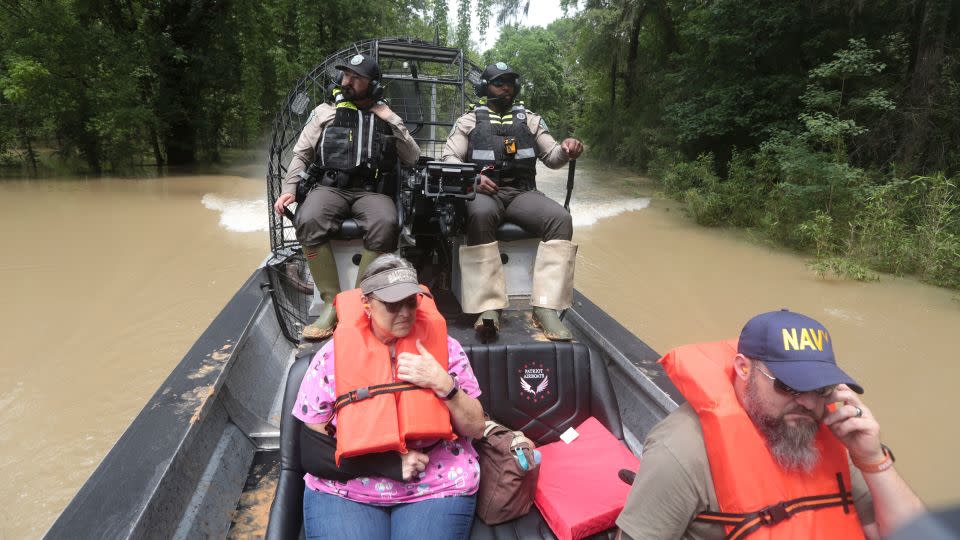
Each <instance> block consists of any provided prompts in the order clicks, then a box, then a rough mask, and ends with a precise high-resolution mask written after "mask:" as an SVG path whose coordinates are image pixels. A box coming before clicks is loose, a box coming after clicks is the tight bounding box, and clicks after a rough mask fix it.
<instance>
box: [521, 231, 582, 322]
mask: <svg viewBox="0 0 960 540" xmlns="http://www.w3.org/2000/svg"><path fill="white" fill-rule="evenodd" d="M576 260H577V245H576V244H574V243H573V242H571V241H569V240H549V241H547V242H540V247H538V248H537V260H536V261H535V262H534V264H533V293H532V294H531V295H530V305H531V306H533V321H534V323H536V324H537V326H539V327H540V328H542V329H543V334H544V335H545V336H546V337H547V339H550V340H553V341H570V340H571V339H573V335H572V334H571V333H570V330H567V327H565V326H564V325H563V323H562V322H560V317H559V316H558V315H557V311H558V310H564V309H567V308H569V307H570V306H571V305H572V304H573V269H574V265H575V263H576Z"/></svg>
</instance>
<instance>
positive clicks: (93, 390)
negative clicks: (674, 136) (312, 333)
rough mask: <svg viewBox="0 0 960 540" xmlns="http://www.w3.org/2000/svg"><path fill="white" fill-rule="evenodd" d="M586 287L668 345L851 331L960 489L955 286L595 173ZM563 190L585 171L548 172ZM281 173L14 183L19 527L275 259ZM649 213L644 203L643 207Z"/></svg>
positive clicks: (6, 219) (896, 416) (585, 241)
mask: <svg viewBox="0 0 960 540" xmlns="http://www.w3.org/2000/svg"><path fill="white" fill-rule="evenodd" d="M577 173H578V174H577V184H576V189H575V191H574V196H573V200H572V204H571V206H572V210H573V214H574V219H575V224H576V229H575V232H574V241H576V242H577V243H579V244H580V252H579V254H578V261H577V287H578V288H580V290H581V291H583V292H584V293H585V294H586V295H588V296H589V297H590V298H591V299H592V300H594V301H595V302H596V303H598V304H599V305H601V306H603V307H604V308H605V309H607V310H609V311H610V312H611V313H612V314H613V315H614V316H615V317H616V318H617V319H618V320H620V321H621V322H623V324H624V325H625V326H627V328H629V329H630V330H631V331H633V332H634V333H636V334H637V335H638V336H640V337H641V338H642V339H644V340H645V341H647V342H648V343H649V344H650V345H651V346H653V347H654V348H655V349H656V350H658V351H660V352H664V351H666V350H667V349H668V348H669V347H671V346H673V345H677V344H681V343H688V342H693V341H703V340H714V339H721V338H726V337H731V336H735V335H736V334H737V332H739V329H740V326H741V325H742V324H743V322H744V321H746V320H747V319H748V318H749V317H750V316H752V315H754V314H756V313H758V312H760V311H766V310H770V309H776V308H779V307H784V306H788V307H790V308H792V309H795V310H797V311H801V312H804V313H807V314H809V315H812V316H814V317H816V318H818V319H820V320H821V321H822V322H823V323H825V324H826V325H827V327H828V328H829V329H830V330H831V331H832V334H833V337H834V339H835V343H836V349H837V352H838V355H839V357H840V362H841V364H842V365H843V366H844V367H845V368H847V369H848V371H849V372H850V373H851V375H853V376H854V377H855V378H857V379H858V381H859V382H861V383H862V384H863V385H864V386H865V387H866V388H867V394H866V395H865V399H866V401H867V404H868V405H869V406H870V407H871V408H872V409H873V410H874V412H875V414H876V415H877V417H878V418H880V420H881V427H882V429H883V433H884V440H885V441H886V442H887V443H888V444H889V445H890V446H891V447H893V448H894V450H895V451H896V454H897V457H898V462H897V467H898V469H899V470H900V471H901V472H902V473H903V474H904V475H905V476H906V477H907V479H908V480H909V481H910V482H911V483H912V485H913V486H914V487H915V488H916V489H917V490H918V491H919V493H920V494H921V496H922V497H923V498H924V499H925V500H926V501H928V502H930V503H934V504H936V503H945V502H948V501H954V502H956V501H958V496H957V489H956V488H955V487H954V486H955V485H956V484H957V482H958V481H960V473H958V472H957V469H956V468H955V467H951V466H949V464H950V463H952V462H953V458H954V455H955V454H956V453H957V450H958V435H957V433H956V430H954V429H953V428H950V427H949V426H952V425H954V423H955V422H954V421H953V419H952V417H951V416H952V415H951V411H952V410H954V408H955V406H954V405H953V403H952V400H951V399H950V397H949V396H950V395H951V393H952V391H953V386H954V381H955V380H956V379H957V378H958V376H960V365H958V363H957V362H956V353H955V352H954V349H953V347H952V342H951V341H950V340H949V338H948V336H952V335H953V334H954V333H955V332H956V329H957V328H960V305H958V304H957V303H956V302H954V301H952V300H951V296H952V294H951V293H950V292H948V291H944V290H942V289H937V288H933V287H928V286H924V285H921V284H918V283H916V282H914V281H912V280H907V279H894V278H884V279H883V280H882V281H881V282H879V283H855V282H847V281H838V280H820V279H817V278H816V277H815V276H814V275H813V274H812V273H811V272H809V271H808V270H807V269H806V267H805V265H804V260H803V259H802V258H801V257H798V256H796V255H794V254H792V253H786V252H783V251H780V250H776V249H771V248H768V247H765V246H763V245H760V244H758V243H756V242H753V241H751V240H750V239H749V238H748V237H747V236H746V235H744V234H742V233H738V232H732V231H721V230H713V229H704V228H701V227H698V226H696V225H695V224H693V223H692V222H691V221H690V220H688V219H686V218H685V217H684V216H683V215H682V212H680V211H679V210H678V208H677V207H676V205H675V204H674V203H670V202H667V201H664V200H662V199H660V198H657V197H655V196H654V193H653V192H652V190H650V188H649V186H647V185H646V184H645V183H644V182H643V181H642V180H641V179H639V178H637V177H636V176H635V175H632V174H630V173H628V172H626V171H622V170H617V169H611V170H604V169H597V168H595V167H592V166H591V164H590V163H589V162H586V163H581V164H580V165H579V167H578V169H577ZM537 180H538V184H539V187H540V189H541V190H543V191H544V192H545V193H547V194H548V195H550V196H551V197H553V198H554V199H556V200H558V201H561V202H562V201H563V198H564V195H565V187H566V171H565V170H560V171H549V170H541V174H540V176H538V179H537ZM264 191H265V190H264V186H263V180H262V174H261V172H260V171H258V170H256V169H255V168H252V169H250V170H249V171H245V172H244V173H243V174H242V175H240V176H229V175H220V176H210V175H208V176H179V177H164V178H155V179H136V180H133V179H94V180H89V179H88V180H71V181H62V180H61V181H57V180H39V181H2V182H0V220H2V227H3V230H4V233H3V235H2V236H0V249H2V252H3V254H4V256H3V259H2V262H0V284H2V285H0V286H2V288H3V289H2V293H3V299H4V304H3V309H2V310H0V333H2V334H0V348H2V349H0V351H2V358H3V361H2V362H0V448H3V451H2V453H0V477H2V478H4V479H6V480H7V484H6V485H7V489H4V490H0V538H20V537H25V536H29V537H35V536H39V535H40V534H42V533H43V531H45V530H46V529H47V527H48V526H49V525H50V523H52V521H53V520H54V519H55V518H56V516H57V514H58V513H59V512H60V510H61V509H62V508H63V506H64V505H66V503H67V502H69V500H70V498H71V497H72V496H73V494H74V493H75V492H76V490H77V489H78V488H79V487H80V485H81V484H82V483H83V482H84V481H85V480H86V478H87V477H88V476H89V474H90V473H91V472H92V471H93V469H94V468H95V467H96V465H97V463H99V461H100V459H102V457H103V456H104V455H105V454H106V452H107V451H108V450H109V449H110V447H111V446H112V445H113V444H114V442H115V441H116V439H117V438H118V437H119V436H120V434H121V433H122V432H123V430H124V429H125V428H126V426H127V425H128V424H129V422H130V421H131V420H132V419H133V417H134V416H136V414H137V413H138V412H139V410H140V408H141V407H142V406H143V404H144V403H145V402H146V401H147V400H148V399H149V397H150V396H151V395H152V394H153V392H154V391H155V390H156V389H157V388H158V386H159V385H160V383H161V382H162V381H163V379H164V378H165V377H166V376H167V375H168V374H169V372H170V371H171V369H172V368H173V366H174V365H175V364H176V363H177V362H178V361H179V360H180V358H181V357H182V355H183V354H184V353H185V352H186V351H187V349H188V348H189V347H190V345H191V344H192V343H193V341H194V340H195V339H196V337H197V336H198V335H199V334H200V333H201V332H202V331H203V329H204V328H205V327H206V325H207V324H208V323H209V321H210V320H212V319H213V317H214V316H215V315H216V313H217V312H218V311H219V310H220V308H221V307H222V306H223V305H224V303H225V302H226V301H227V300H228V299H229V298H230V296H231V295H232V294H233V293H234V292H235V291H236V290H237V289H238V288H239V286H240V285H241V284H242V283H243V281H244V280H245V279H246V278H247V277H248V276H249V275H250V272H251V271H252V270H253V268H255V267H256V266H257V265H258V264H259V263H260V262H261V261H262V260H263V258H264V256H265V255H266V252H267V249H268V239H267V235H266V233H265V231H266V224H267V208H266V201H265V199H264ZM637 210H640V211H637Z"/></svg>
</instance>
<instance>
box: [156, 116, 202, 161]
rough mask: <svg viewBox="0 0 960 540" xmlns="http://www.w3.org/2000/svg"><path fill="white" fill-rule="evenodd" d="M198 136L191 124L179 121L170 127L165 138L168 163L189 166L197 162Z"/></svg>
mask: <svg viewBox="0 0 960 540" xmlns="http://www.w3.org/2000/svg"><path fill="white" fill-rule="evenodd" d="M196 137H197V134H196V132H195V130H194V129H193V126H191V125H190V123H189V122H186V121H179V122H177V123H175V124H173V125H171V126H170V130H169V131H168V132H167V134H166V136H165V137H164V145H163V146H164V147H165V148H166V150H167V163H169V164H170V165H189V164H192V163H195V162H196V160H197V138H196Z"/></svg>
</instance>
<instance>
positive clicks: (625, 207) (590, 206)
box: [570, 198, 650, 227]
mask: <svg viewBox="0 0 960 540" xmlns="http://www.w3.org/2000/svg"><path fill="white" fill-rule="evenodd" d="M648 206H650V199H647V198H638V199H628V200H626V201H589V202H583V203H579V204H577V203H574V204H571V205H570V213H571V214H573V226H574V227H589V226H591V225H593V224H594V223H596V222H597V221H599V220H601V219H606V218H611V217H614V216H616V215H619V214H622V213H624V212H633V211H635V210H643V209H644V208H647V207H648Z"/></svg>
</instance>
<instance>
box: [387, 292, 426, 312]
mask: <svg viewBox="0 0 960 540" xmlns="http://www.w3.org/2000/svg"><path fill="white" fill-rule="evenodd" d="M377 301H378V302H380V303H381V304H383V307H385V308H386V309H387V311H389V312H390V313H397V312H398V311H400V310H401V309H402V308H407V309H411V310H413V309H417V306H419V305H420V295H419V294H415V295H413V296H408V297H406V298H404V299H403V300H399V301H397V302H384V301H383V300H380V299H379V298H377Z"/></svg>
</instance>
